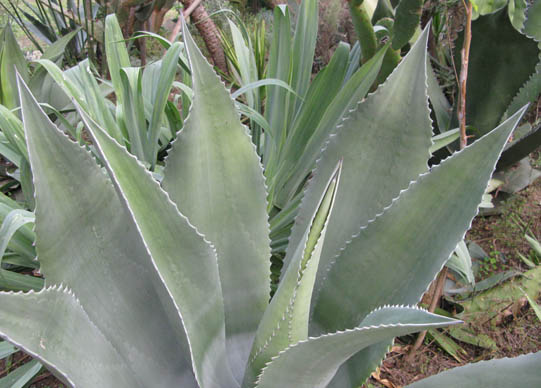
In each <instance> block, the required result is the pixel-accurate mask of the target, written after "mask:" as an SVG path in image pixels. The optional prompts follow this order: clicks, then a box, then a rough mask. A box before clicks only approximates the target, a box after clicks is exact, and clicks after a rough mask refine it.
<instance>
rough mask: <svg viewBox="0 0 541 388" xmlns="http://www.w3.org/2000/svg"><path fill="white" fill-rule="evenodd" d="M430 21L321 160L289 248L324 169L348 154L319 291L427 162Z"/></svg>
mask: <svg viewBox="0 0 541 388" xmlns="http://www.w3.org/2000/svg"><path fill="white" fill-rule="evenodd" d="M429 29H430V27H427V28H426V29H425V31H424V33H423V35H422V36H421V38H420V39H419V40H418V41H417V43H416V45H415V46H414V47H413V48H412V50H411V51H410V52H409V54H408V55H407V56H406V57H405V58H404V60H403V61H402V62H401V64H400V65H399V66H398V68H397V69H396V70H395V71H394V72H393V74H391V76H390V77H389V78H388V79H387V81H386V82H385V83H384V84H383V85H381V86H380V87H379V89H378V90H377V91H376V92H375V93H374V94H372V95H369V96H368V98H366V99H365V100H363V101H362V102H360V103H359V104H358V106H357V108H356V110H354V111H352V112H350V115H349V117H347V118H345V119H343V121H342V122H341V123H340V125H338V126H337V128H336V129H335V131H334V132H333V133H332V134H331V135H330V136H329V138H328V141H327V144H326V145H325V149H324V150H323V153H322V156H321V159H319V161H318V163H317V165H316V169H315V170H314V176H313V178H312V180H311V181H310V184H309V186H308V188H307V190H306V192H305V195H304V199H303V202H302V205H301V210H300V211H299V215H298V216H297V220H296V223H295V226H294V228H293V231H292V235H291V238H290V244H289V246H288V251H287V256H286V265H287V263H288V262H289V261H290V258H291V255H292V253H293V252H294V250H295V249H296V248H297V245H298V244H299V241H300V240H301V238H302V234H303V233H304V230H306V222H307V221H308V220H309V216H308V215H309V214H312V213H313V211H314V208H315V206H316V205H317V202H318V199H319V195H318V193H320V192H321V191H322V187H324V185H325V184H326V181H327V179H328V178H326V177H328V176H330V175H331V173H332V171H333V169H334V168H335V166H336V164H337V163H338V161H339V160H341V159H343V168H342V185H341V186H340V187H339V188H338V192H337V194H336V195H337V197H336V198H337V199H336V206H335V208H334V210H333V214H332V215H331V219H330V220H329V229H328V234H327V242H326V243H325V245H324V246H323V252H322V254H321V264H320V268H319V270H318V278H317V280H316V290H315V291H316V292H317V289H318V288H319V285H320V284H321V281H322V279H323V277H324V272H323V269H322V268H326V267H327V265H328V263H329V262H330V261H331V260H332V258H333V257H334V256H335V255H336V254H337V253H338V251H339V249H340V248H342V247H343V245H344V244H345V242H346V241H348V240H349V239H351V236H353V235H354V234H355V233H357V232H358V230H359V228H360V227H361V226H363V225H366V223H367V222H368V221H369V220H370V219H372V218H374V216H375V215H376V214H377V213H379V212H380V211H381V210H382V209H383V208H384V207H385V206H387V205H389V203H391V200H392V199H393V198H394V197H396V196H397V195H398V193H399V192H400V190H401V189H404V188H406V187H407V185H408V184H409V182H410V181H411V180H412V179H414V178H415V177H416V176H417V175H419V174H420V173H422V172H424V171H426V170H427V160H428V158H429V152H428V148H429V147H430V144H431V134H432V128H431V123H430V118H429V109H428V97H427V94H426V69H425V65H426V42H427V38H428V32H429ZM419 69H422V71H419Z"/></svg>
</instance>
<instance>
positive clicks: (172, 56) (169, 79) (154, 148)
mask: <svg viewBox="0 0 541 388" xmlns="http://www.w3.org/2000/svg"><path fill="white" fill-rule="evenodd" d="M181 48H182V46H181V44H180V43H179V42H175V43H173V44H172V45H171V47H169V49H168V50H167V52H166V53H165V56H164V57H163V59H162V62H161V65H160V75H159V77H158V84H157V86H156V89H155V94H154V100H153V101H152V115H151V117H150V123H149V126H148V139H147V142H148V144H146V150H147V161H148V162H150V163H151V165H152V166H153V167H154V164H155V163H156V154H157V152H158V137H159V135H160V127H161V124H162V120H163V112H164V109H165V104H166V103H167V98H168V97H169V92H170V91H171V87H172V86H173V81H174V79H175V74H176V72H177V67H178V58H179V56H180V50H181Z"/></svg>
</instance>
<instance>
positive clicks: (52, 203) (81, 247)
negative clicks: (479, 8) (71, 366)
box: [20, 85, 196, 387]
mask: <svg viewBox="0 0 541 388" xmlns="http://www.w3.org/2000/svg"><path fill="white" fill-rule="evenodd" d="M20 95H21V107H22V116H23V122H24V126H25V132H26V136H27V143H28V152H29V155H30V162H31V165H32V170H33V173H34V180H35V186H36V204H37V207H36V218H37V220H36V228H35V229H36V242H37V254H38V257H39V262H40V265H41V267H40V271H41V273H43V275H44V276H45V278H46V284H47V286H52V285H60V284H63V285H66V286H68V287H69V288H70V289H72V290H73V292H74V293H75V294H76V295H77V298H78V299H79V300H80V302H81V304H82V305H83V306H84V309H85V310H86V311H87V312H88V314H89V319H90V320H91V321H92V322H93V323H92V325H95V326H96V327H97V328H98V330H99V331H100V332H101V333H102V334H103V336H105V338H106V339H107V341H109V342H110V343H111V344H112V346H114V348H115V349H116V350H117V351H118V352H119V353H121V354H123V355H125V356H126V362H127V364H128V365H129V366H130V369H131V370H130V372H129V373H130V374H133V375H134V376H136V378H138V379H139V380H140V381H141V382H142V384H143V385H144V386H160V387H168V386H171V385H173V384H174V382H176V381H184V382H185V384H186V385H187V386H188V387H194V386H195V385H196V384H195V380H194V378H193V375H192V372H191V362H190V360H189V349H188V346H187V344H186V338H185V334H184V330H183V328H182V325H181V323H180V322H179V319H178V314H177V312H176V309H175V306H174V304H173V302H172V300H171V299H170V297H169V296H168V295H167V292H166V289H165V287H164V286H163V284H162V282H161V280H160V278H159V276H158V273H157V272H156V270H155V268H154V266H153V264H152V261H151V259H150V257H149V256H148V254H147V252H146V249H145V246H144V244H143V241H142V240H141V238H140V236H139V233H138V231H137V229H136V225H135V224H134V223H133V221H132V220H131V217H130V216H129V215H128V214H127V213H126V211H125V209H124V208H123V205H122V203H121V201H120V199H119V198H118V196H117V194H116V192H115V190H114V188H113V186H112V185H111V182H110V180H109V179H108V178H107V176H106V175H105V174H104V172H103V170H102V168H101V167H100V166H98V164H97V163H96V161H95V159H94V158H93V157H92V155H91V154H90V153H89V152H88V151H86V150H84V149H83V148H81V147H80V146H79V145H78V144H76V143H74V142H72V141H71V140H70V139H69V138H68V137H67V136H66V135H65V134H64V133H62V132H61V131H60V130H58V129H57V128H56V127H55V126H54V125H53V124H52V123H51V122H50V121H49V119H48V117H47V115H46V114H45V112H43V111H42V110H41V108H40V107H39V105H38V104H37V102H36V101H35V100H34V99H33V97H32V95H31V94H30V92H29V91H28V89H27V88H26V87H25V86H24V85H21V88H20ZM82 187H84V188H85V190H81V188H82ZM75 193H77V194H75ZM58 204H62V206H58ZM155 301H160V303H155ZM81 330H82V332H84V330H83V329H81ZM155 333H161V334H160V335H159V336H157V335H155ZM68 345H69V344H68ZM50 350H51V351H54V349H53V348H52V347H51V348H50ZM58 351H59V350H58ZM79 367H80V366H79ZM89 373H98V371H93V370H92V369H91V368H90V370H89ZM103 386H116V385H115V380H112V381H111V382H110V383H109V384H105V385H103Z"/></svg>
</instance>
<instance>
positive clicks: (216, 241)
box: [0, 30, 541, 388]
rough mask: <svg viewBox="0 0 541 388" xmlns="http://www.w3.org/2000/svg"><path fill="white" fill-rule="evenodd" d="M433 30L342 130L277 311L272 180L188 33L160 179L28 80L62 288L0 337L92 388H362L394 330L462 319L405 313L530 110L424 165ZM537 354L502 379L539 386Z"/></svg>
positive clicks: (12, 306)
mask: <svg viewBox="0 0 541 388" xmlns="http://www.w3.org/2000/svg"><path fill="white" fill-rule="evenodd" d="M427 35H428V34H427V32H426V31H425V33H424V34H423V36H422V38H420V39H419V41H418V43H417V44H416V45H415V46H414V48H413V49H412V50H411V52H410V53H409V54H408V56H407V57H406V58H405V59H404V60H403V62H402V63H401V64H400V65H399V66H398V68H397V70H396V71H395V72H394V73H393V74H392V75H391V76H390V78H389V79H388V80H387V81H386V83H385V84H383V85H382V86H381V87H380V88H379V89H378V91H376V92H375V93H374V94H372V95H370V96H369V97H368V98H367V99H366V100H364V101H363V102H361V103H360V104H358V105H357V106H356V107H355V108H354V109H353V110H352V111H347V112H345V113H344V119H343V120H342V121H341V122H340V125H339V126H338V127H336V128H334V130H333V132H332V133H331V136H330V137H329V138H328V139H327V142H326V145H325V147H324V149H323V150H322V151H321V154H320V157H319V161H318V162H317V164H316V167H315V170H314V171H313V178H312V180H311V182H310V183H309V185H308V188H307V190H306V191H305V192H304V195H303V200H302V204H301V207H300V210H299V215H298V216H297V219H296V223H295V226H294V228H293V232H292V236H291V238H290V240H289V244H288V246H287V256H286V261H285V262H286V265H287V267H286V268H285V269H284V271H283V275H282V279H281V281H280V284H279V287H278V290H277V291H276V294H275V295H274V297H273V298H272V300H271V302H270V304H269V302H268V301H269V293H270V269H269V267H270V261H269V258H270V240H269V237H268V236H269V225H268V221H267V211H266V210H267V202H266V196H267V192H266V189H265V179H264V175H263V170H262V167H261V165H260V163H259V158H258V156H257V153H256V150H255V147H254V145H253V143H252V142H251V137H250V135H249V134H248V132H247V129H246V128H245V127H243V126H242V125H241V123H240V121H239V117H238V113H237V111H236V109H235V104H234V102H233V100H232V99H231V97H230V95H229V92H228V91H227V90H226V89H225V88H224V86H223V84H222V83H221V82H220V80H219V78H218V77H217V76H216V74H215V73H214V72H213V70H212V68H211V67H210V66H209V64H208V63H207V62H206V60H205V59H204V57H203V56H202V55H201V53H200V52H199V50H198V49H197V47H196V46H195V44H194V42H193V40H192V39H191V37H190V36H189V34H188V33H187V31H186V30H185V31H184V36H185V45H186V50H187V54H188V59H189V62H190V66H191V71H192V77H193V80H192V85H193V91H194V99H193V104H192V108H191V111H190V115H189V117H188V118H187V121H186V122H185V124H184V127H183V129H182V131H181V132H180V133H179V134H178V136H177V139H176V141H175V142H174V143H173V146H172V149H171V150H170V152H169V156H168V158H167V161H166V167H165V170H164V178H163V181H162V183H161V185H160V184H159V183H158V182H157V181H156V180H155V179H154V178H153V176H152V175H151V173H150V172H148V170H147V169H146V168H145V166H144V165H143V164H142V163H141V162H140V161H138V160H137V158H136V157H135V156H133V155H131V154H130V153H128V152H127V150H126V149H125V148H124V147H123V145H120V144H119V143H118V142H117V141H116V140H115V139H114V138H113V137H112V136H111V135H110V134H109V133H108V132H107V130H106V129H103V128H102V127H101V126H100V125H99V124H98V123H96V121H94V119H93V118H92V117H90V116H89V115H88V114H87V113H86V112H85V111H84V109H81V107H80V106H79V105H78V104H77V102H75V104H76V106H77V107H78V109H79V113H80V115H81V117H82V118H83V120H84V122H85V125H86V127H87V129H88V130H89V132H90V134H91V136H92V140H93V146H94V148H95V152H96V154H97V155H98V156H99V160H96V158H95V156H94V154H92V153H91V152H90V151H89V150H87V149H86V148H85V147H82V146H80V145H79V144H77V143H75V142H73V141H71V140H70V139H69V137H68V136H67V135H66V134H64V133H62V131H60V130H59V129H58V128H56V127H55V126H54V124H52V123H51V122H50V121H49V119H48V117H47V115H46V114H45V113H44V112H43V111H42V110H41V108H40V106H39V104H38V103H37V101H36V100H35V99H34V98H33V96H32V95H31V93H30V92H29V90H28V88H27V87H26V86H25V84H24V82H23V81H22V80H19V96H20V99H21V107H22V118H23V123H24V128H25V135H26V140H27V147H28V155H29V159H30V164H31V166H32V171H33V177H34V185H35V190H36V211H35V213H36V227H35V233H36V243H37V247H36V249H37V254H38V259H39V262H40V265H41V267H40V271H41V272H42V273H43V274H44V276H45V279H46V280H45V287H44V288H43V289H42V290H41V291H39V292H32V291H31V292H28V293H12V292H2V293H0V305H1V306H2V307H1V308H2V314H1V315H0V336H2V338H5V339H7V340H8V341H10V342H12V343H13V344H15V345H17V346H19V347H21V348H23V349H24V350H26V351H27V352H29V353H30V354H32V355H34V356H35V357H37V358H38V359H40V360H41V361H42V362H43V363H44V364H45V365H46V366H48V367H49V368H50V369H51V370H52V371H54V373H55V374H56V375H57V376H58V377H60V378H61V379H63V380H64V381H66V382H67V383H69V384H71V385H73V386H77V387H96V386H103V387H172V386H174V387H196V386H200V387H203V388H206V387H240V386H243V387H253V386H257V387H276V386H283V387H324V386H327V385H329V386H336V387H354V386H358V385H359V384H360V383H362V382H363V381H364V380H365V379H366V378H367V377H368V375H369V373H370V372H371V370H372V369H373V368H374V367H375V366H376V365H377V364H378V363H379V362H380V361H381V359H382V357H383V355H384V354H385V351H386V349H387V347H388V346H389V344H390V341H391V340H392V338H393V337H395V336H397V335H403V334H406V333H410V332H414V331H418V330H424V329H428V328H433V327H442V326H446V325H450V324H455V323H458V321H456V320H453V319H449V318H446V317H442V316H437V315H434V314H430V313H428V312H426V311H423V310H420V309H418V308H415V307H404V306H407V305H413V304H415V303H416V302H417V301H418V300H419V298H420V297H421V295H422V293H423V292H424V291H425V290H426V288H427V287H428V284H429V283H430V282H431V281H432V279H433V278H434V276H435V274H436V273H437V272H438V271H439V270H440V269H441V267H442V266H443V265H444V263H445V262H446V260H447V259H448V257H449V255H450V254H451V252H452V251H453V250H454V248H455V247H456V245H457V243H458V241H460V240H461V239H462V237H463V235H464V232H465V230H466V229H467V228H468V227H469V225H470V222H471V219H472V218H473V216H474V215H475V213H476V211H477V206H478V203H479V202H480V200H481V197H482V195H483V192H484V190H485V187H486V184H487V181H488V179H489V178H490V175H491V173H492V170H493V169H494V166H495V164H496V161H497V159H498V156H499V154H500V151H501V149H502V148H503V146H504V144H505V143H506V141H507V139H508V137H509V135H510V133H511V132H512V131H513V129H514V128H515V126H516V124H517V122H518V121H519V119H520V117H521V115H522V113H523V112H524V109H522V110H520V111H518V112H517V113H516V114H514V115H512V116H511V117H510V118H509V119H508V120H507V121H505V122H504V123H503V124H501V125H500V126H499V127H498V128H496V129H495V130H493V131H492V132H490V133H489V134H487V135H486V136H484V137H483V138H482V139H480V140H479V141H477V142H475V143H474V144H473V145H471V146H469V147H468V148H466V149H465V150H463V151H461V152H458V153H456V154H455V155H453V156H452V157H450V158H448V159H447V160H445V161H443V162H442V163H441V164H440V165H439V166H436V167H434V168H432V169H431V170H430V171H427V170H428V169H427V165H426V161H427V159H428V157H429V154H430V153H429V148H430V146H431V135H432V134H431V130H430V119H429V115H428V106H427V95H426V82H425V81H426V69H425V64H426V39H427ZM419 69H422V71H419ZM397 95H401V96H402V95H404V96H407V97H408V98H404V100H403V101H402V102H401V104H400V106H399V107H396V106H389V105H388V104H387V102H388V100H387V99H389V98H390V97H391V96H397ZM405 107H407V108H408V109H409V111H410V112H411V114H410V115H409V116H407V115H406V116H404V115H403V114H401V112H402V111H403V110H404V108H405ZM372 113H375V115H373V114H372ZM375 118H377V119H378V121H377V122H374V121H373V120H374V119H375ZM398 124H400V125H398ZM376 132H379V134H380V137H379V139H377V140H376V138H375V137H374V136H373V135H374V133H376ZM102 166H103V167H105V169H103V168H102ZM451 182H452V184H449V183H451ZM442 187H446V188H448V187H451V189H446V190H442V189H441V188H442ZM58 204H61V206H59V205H58ZM540 357H541V356H540V355H539V354H536V355H530V356H525V357H523V358H522V359H519V360H518V361H515V362H520V361H521V360H522V361H524V360H526V362H525V363H524V362H521V365H522V367H521V368H513V366H511V367H509V366H508V369H505V366H503V367H501V370H502V371H503V370H506V371H508V372H509V373H507V375H508V376H511V375H513V374H514V373H519V374H520V375H522V377H523V378H525V379H526V378H528V379H530V380H529V381H535V379H538V378H539V377H540V376H539V370H538V368H532V367H531V365H532V364H534V363H535V362H539V359H540ZM504 364H505V365H507V363H506V362H504ZM493 365H494V364H481V365H479V366H478V368H474V367H470V368H473V369H481V370H483V369H485V370H486V368H487V366H488V368H491V367H493ZM499 365H500V364H498V367H500V366H499ZM524 365H526V367H524ZM525 372H526V373H525ZM501 381H503V380H501ZM501 381H496V383H498V382H501ZM442 386H443V385H442ZM493 386H497V385H493Z"/></svg>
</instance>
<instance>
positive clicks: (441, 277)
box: [406, 267, 447, 362]
mask: <svg viewBox="0 0 541 388" xmlns="http://www.w3.org/2000/svg"><path fill="white" fill-rule="evenodd" d="M446 278H447V267H443V269H442V270H441V272H440V273H439V274H438V277H437V278H436V280H435V282H436V286H435V288H434V294H433V295H432V300H431V301H430V306H428V311H430V312H431V313H433V312H434V310H436V307H438V302H439V300H440V298H441V296H442V294H443V286H444V285H445V279H446ZM425 337H426V330H425V331H422V332H420V333H419V335H418V336H417V340H416V341H415V343H414V344H413V347H412V348H411V350H410V352H409V354H408V355H407V357H406V361H407V362H411V361H412V360H413V356H414V355H415V353H416V352H417V350H418V349H419V348H420V347H421V345H422V344H423V341H424V340H425Z"/></svg>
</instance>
